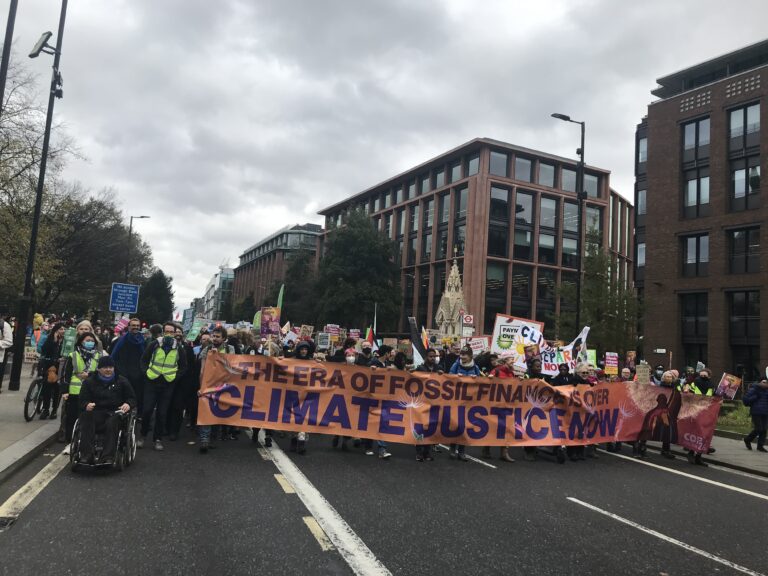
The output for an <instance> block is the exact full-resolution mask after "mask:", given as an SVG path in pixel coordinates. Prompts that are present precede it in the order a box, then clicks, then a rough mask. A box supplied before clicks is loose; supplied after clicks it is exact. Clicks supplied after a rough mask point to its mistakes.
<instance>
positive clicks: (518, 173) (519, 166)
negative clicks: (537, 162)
mask: <svg viewBox="0 0 768 576" xmlns="http://www.w3.org/2000/svg"><path fill="white" fill-rule="evenodd" d="M515 180H520V181H522V182H533V180H532V179H531V161H530V160H528V158H521V157H520V156H515Z"/></svg>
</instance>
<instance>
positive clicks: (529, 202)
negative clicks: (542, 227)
mask: <svg viewBox="0 0 768 576" xmlns="http://www.w3.org/2000/svg"><path fill="white" fill-rule="evenodd" d="M515 222H516V223H517V224H529V225H531V226H532V225H533V196H532V195H531V194H526V193H525V192H517V193H516V194H515Z"/></svg>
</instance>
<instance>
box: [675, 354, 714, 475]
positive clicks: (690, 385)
mask: <svg viewBox="0 0 768 576" xmlns="http://www.w3.org/2000/svg"><path fill="white" fill-rule="evenodd" d="M678 388H679V389H680V391H681V392H682V393H683V394H697V395H699V396H712V395H713V393H714V390H715V388H714V386H713V385H712V371H711V370H710V369H709V368H704V369H703V370H701V371H700V372H699V376H698V377H697V378H696V379H695V380H694V381H693V382H684V383H682V384H680V385H678ZM710 451H711V452H714V449H711V450H710ZM702 454H703V453H702V452H694V451H693V450H688V462H690V463H691V464H696V465H698V466H705V467H706V466H707V463H706V462H704V461H703V460H702V459H701V456H702Z"/></svg>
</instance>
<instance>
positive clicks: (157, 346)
mask: <svg viewBox="0 0 768 576" xmlns="http://www.w3.org/2000/svg"><path fill="white" fill-rule="evenodd" d="M175 336H176V325H175V324H174V323H173V322H166V323H165V324H164V325H163V335H162V337H160V338H156V339H154V340H151V341H150V342H149V343H148V344H147V346H146V348H145V349H144V355H143V356H142V357H141V372H142V374H143V375H144V378H145V383H144V413H143V414H142V418H141V437H140V438H139V439H138V440H137V441H136V445H137V446H138V447H139V448H143V447H144V437H145V436H146V435H147V434H148V433H149V428H150V424H151V422H152V414H153V413H154V414H155V424H154V427H153V429H152V439H153V440H154V444H155V450H162V449H163V443H162V439H163V435H164V434H165V421H166V416H167V414H168V404H169V403H170V401H171V396H172V395H173V387H174V385H175V384H176V382H177V381H180V380H181V377H182V376H183V375H184V373H185V372H186V370H187V355H186V354H185V352H184V350H183V349H182V348H181V346H180V345H179V343H178V342H177V341H176V338H175ZM155 408H157V410H156V411H155Z"/></svg>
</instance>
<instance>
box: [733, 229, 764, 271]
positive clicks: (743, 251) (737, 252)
mask: <svg viewBox="0 0 768 576" xmlns="http://www.w3.org/2000/svg"><path fill="white" fill-rule="evenodd" d="M728 253H729V254H728V255H729V259H728V261H729V267H728V268H729V271H730V272H731V274H746V273H751V272H760V228H743V229H741V230H730V231H729V232H728Z"/></svg>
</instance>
